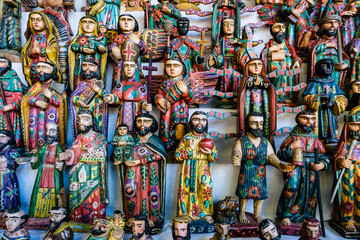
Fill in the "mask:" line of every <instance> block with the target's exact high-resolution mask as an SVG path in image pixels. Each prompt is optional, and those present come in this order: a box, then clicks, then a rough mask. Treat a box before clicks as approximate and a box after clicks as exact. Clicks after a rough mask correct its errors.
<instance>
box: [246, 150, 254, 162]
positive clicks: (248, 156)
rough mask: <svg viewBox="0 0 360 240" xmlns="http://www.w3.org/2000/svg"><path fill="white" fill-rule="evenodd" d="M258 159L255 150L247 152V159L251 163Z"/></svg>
mask: <svg viewBox="0 0 360 240" xmlns="http://www.w3.org/2000/svg"><path fill="white" fill-rule="evenodd" d="M255 157H256V151H255V149H248V150H247V152H246V157H245V158H246V159H247V160H248V161H251V160H253V159H254V158H255Z"/></svg>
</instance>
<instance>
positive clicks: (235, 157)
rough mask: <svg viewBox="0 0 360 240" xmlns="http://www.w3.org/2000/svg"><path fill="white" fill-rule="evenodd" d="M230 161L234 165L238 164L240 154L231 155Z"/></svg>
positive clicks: (239, 163)
mask: <svg viewBox="0 0 360 240" xmlns="http://www.w3.org/2000/svg"><path fill="white" fill-rule="evenodd" d="M231 160H232V163H233V164H234V166H240V165H241V159H240V156H232V159H231Z"/></svg>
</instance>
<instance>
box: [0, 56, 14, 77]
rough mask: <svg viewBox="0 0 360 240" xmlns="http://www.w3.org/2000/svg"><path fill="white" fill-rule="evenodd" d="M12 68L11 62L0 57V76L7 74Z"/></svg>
mask: <svg viewBox="0 0 360 240" xmlns="http://www.w3.org/2000/svg"><path fill="white" fill-rule="evenodd" d="M11 67H12V64H11V61H10V60H9V59H8V58H6V57H0V76H2V75H4V74H5V73H7V72H8V71H9V70H10V69H11Z"/></svg>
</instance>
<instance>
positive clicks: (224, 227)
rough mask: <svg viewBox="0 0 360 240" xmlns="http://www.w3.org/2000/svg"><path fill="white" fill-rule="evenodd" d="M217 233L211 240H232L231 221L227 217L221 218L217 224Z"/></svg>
mask: <svg viewBox="0 0 360 240" xmlns="http://www.w3.org/2000/svg"><path fill="white" fill-rule="evenodd" d="M214 225H215V230H216V233H215V234H214V236H213V237H212V238H210V240H230V239H231V238H230V236H229V235H228V234H229V230H230V220H229V219H228V218H226V217H220V218H218V219H217V220H216V222H215V224H214Z"/></svg>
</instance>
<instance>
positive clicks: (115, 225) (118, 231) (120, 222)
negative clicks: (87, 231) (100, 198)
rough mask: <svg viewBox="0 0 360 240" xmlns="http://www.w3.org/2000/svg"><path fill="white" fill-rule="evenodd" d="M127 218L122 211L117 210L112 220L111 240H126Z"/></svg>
mask: <svg viewBox="0 0 360 240" xmlns="http://www.w3.org/2000/svg"><path fill="white" fill-rule="evenodd" d="M124 227H125V216H124V215H123V214H122V212H121V211H119V210H115V211H114V217H113V218H112V219H111V220H110V232H109V240H122V239H123V238H124Z"/></svg>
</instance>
